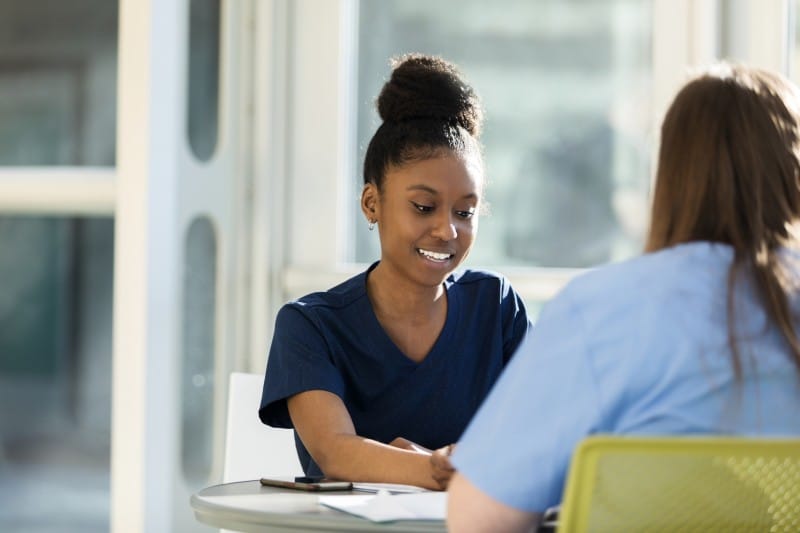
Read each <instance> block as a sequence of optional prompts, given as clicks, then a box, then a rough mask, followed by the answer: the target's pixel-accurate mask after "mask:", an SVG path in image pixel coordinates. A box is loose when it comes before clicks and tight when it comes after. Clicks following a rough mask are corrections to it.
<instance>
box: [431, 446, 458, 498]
mask: <svg viewBox="0 0 800 533" xmlns="http://www.w3.org/2000/svg"><path fill="white" fill-rule="evenodd" d="M455 449H456V445H455V444H448V445H447V446H444V447H443V448H439V449H438V450H436V451H434V452H433V453H432V454H431V469H432V470H433V474H432V476H433V479H434V481H436V483H438V484H439V487H440V488H441V489H442V490H445V489H447V485H449V484H450V478H451V477H452V476H453V474H454V473H455V471H456V469H455V468H453V465H452V464H451V463H450V455H451V454H452V453H453V450H455Z"/></svg>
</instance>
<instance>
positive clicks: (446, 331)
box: [361, 261, 460, 368]
mask: <svg viewBox="0 0 800 533" xmlns="http://www.w3.org/2000/svg"><path fill="white" fill-rule="evenodd" d="M379 263H380V261H376V262H375V263H373V264H372V265H370V267H369V268H368V269H367V271H366V272H364V274H363V279H362V280H361V282H362V289H363V291H364V305H366V306H367V307H368V312H367V313H365V314H366V315H367V316H368V317H369V320H370V321H371V322H372V327H373V328H374V329H375V330H376V331H380V332H381V336H382V337H383V344H385V345H386V346H389V347H391V349H389V350H388V351H389V352H391V355H387V357H391V358H392V359H395V360H398V361H400V362H401V363H403V364H406V365H408V366H412V367H414V368H422V367H425V366H428V365H430V364H432V363H431V361H432V360H435V359H438V358H439V357H441V356H440V354H441V353H443V352H446V350H447V348H446V347H447V345H449V344H451V343H450V339H451V338H452V336H453V332H454V331H455V329H456V323H457V322H458V315H459V311H458V310H459V309H460V306H459V302H458V291H453V290H450V289H451V287H452V286H453V275H452V274H450V275H449V276H447V278H446V279H445V280H444V282H443V283H442V284H443V285H444V291H445V297H446V298H447V313H446V314H445V319H444V325H443V326H442V330H441V331H440V332H439V335H438V336H437V337H436V340H435V341H434V343H433V345H432V346H431V349H430V350H428V353H427V355H425V357H424V358H423V359H422V360H421V361H419V362H417V361H414V360H413V359H411V358H410V357H408V356H407V355H406V354H405V353H404V352H403V351H402V350H401V349H400V348H399V347H398V346H397V344H395V342H394V341H393V340H392V338H391V337H390V336H389V333H387V331H386V330H385V329H384V328H383V325H382V324H381V322H380V320H378V315H376V314H375V308H373V307H372V302H371V301H370V299H369V295H368V294H367V278H368V277H369V273H370V272H372V271H373V270H374V269H375V267H376V266H378V264H379Z"/></svg>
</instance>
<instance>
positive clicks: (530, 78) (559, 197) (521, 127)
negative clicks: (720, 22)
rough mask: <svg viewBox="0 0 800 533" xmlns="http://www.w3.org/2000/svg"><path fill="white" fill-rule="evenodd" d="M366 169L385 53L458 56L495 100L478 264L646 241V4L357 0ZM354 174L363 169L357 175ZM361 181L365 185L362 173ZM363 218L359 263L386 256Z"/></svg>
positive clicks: (587, 258)
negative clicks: (488, 210) (375, 102)
mask: <svg viewBox="0 0 800 533" xmlns="http://www.w3.org/2000/svg"><path fill="white" fill-rule="evenodd" d="M359 6H360V15H359V18H360V20H359V28H360V35H359V39H360V40H359V43H360V45H359V62H358V66H359V71H358V72H359V75H358V78H359V79H358V96H357V98H358V109H359V112H358V146H359V152H358V154H357V157H358V168H360V167H361V164H362V163H363V156H364V151H365V150H366V146H367V144H368V142H369V138H370V137H371V135H372V133H373V132H374V131H375V129H376V128H377V126H378V123H379V122H378V117H377V113H376V112H375V110H374V105H373V102H374V99H375V98H376V96H377V94H378V92H379V90H380V87H381V85H382V84H383V82H384V80H385V79H386V77H387V74H388V72H389V67H388V58H390V57H392V56H394V55H398V54H401V53H407V52H423V53H430V54H437V55H441V56H442V57H444V58H446V59H448V60H451V61H453V62H454V63H456V64H457V65H458V66H459V67H460V69H461V71H462V72H463V73H464V75H465V77H466V78H467V79H468V81H469V82H470V83H471V84H472V85H473V87H474V88H475V89H476V91H477V92H478V93H479V95H480V96H481V98H482V100H483V103H484V107H485V109H486V117H487V119H486V123H485V128H484V134H483V139H482V140H483V143H484V146H485V159H486V167H487V176H488V179H489V186H488V188H487V190H486V197H487V199H488V201H489V204H490V205H489V208H490V214H489V215H488V216H484V217H483V218H482V219H481V222H480V232H479V235H478V238H477V240H476V244H475V248H474V250H473V252H472V255H471V257H470V259H469V263H470V264H473V265H485V266H492V265H524V266H546V267H553V266H562V267H585V266H590V265H595V264H598V263H602V262H605V261H609V260H616V259H621V258H625V257H629V256H631V255H633V254H635V253H636V252H638V251H639V250H640V249H641V247H642V243H643V235H644V231H645V227H646V223H647V221H646V218H647V192H648V186H649V174H650V149H651V146H650V142H649V138H650V137H651V135H650V107H651V104H650V94H651V78H652V76H651V59H650V57H651V40H652V39H651V35H652V30H651V2H649V1H647V0H585V1H580V2H578V1H564V0H540V1H538V2H530V1H527V0H498V1H496V2H490V3H487V2H483V1H481V0H441V1H437V2H430V1H429V0H361V1H360V3H359ZM354 181H355V180H354ZM354 187H356V188H357V189H358V190H360V187H361V182H360V181H359V182H358V183H354ZM354 216H356V217H357V223H356V224H355V226H356V228H357V235H356V260H357V261H360V262H368V261H372V260H374V259H376V258H377V257H378V255H379V251H378V243H377V236H376V235H375V232H373V233H369V232H368V231H367V229H366V223H364V221H363V217H362V216H361V213H360V211H358V212H356V213H355V214H354Z"/></svg>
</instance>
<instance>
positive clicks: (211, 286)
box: [181, 218, 217, 489]
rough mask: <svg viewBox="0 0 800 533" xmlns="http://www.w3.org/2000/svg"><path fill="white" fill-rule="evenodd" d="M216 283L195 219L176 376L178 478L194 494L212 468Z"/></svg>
mask: <svg viewBox="0 0 800 533" xmlns="http://www.w3.org/2000/svg"><path fill="white" fill-rule="evenodd" d="M216 280H217V243H216V238H215V236H214V228H213V227H212V225H211V222H210V221H209V220H208V218H198V219H196V220H195V221H194V222H192V225H191V226H190V227H189V232H188V234H187V236H186V255H185V258H184V267H183V328H182V329H183V368H182V371H181V375H182V384H181V406H182V416H181V421H182V424H181V430H182V431H181V457H182V464H183V476H184V479H185V480H186V482H187V484H188V485H189V486H190V487H195V488H198V489H199V488H201V487H202V486H203V485H205V484H206V483H207V481H208V478H209V474H210V472H211V462H212V457H211V453H212V429H213V424H214V416H213V415H214V338H215V337H214V322H215V316H216Z"/></svg>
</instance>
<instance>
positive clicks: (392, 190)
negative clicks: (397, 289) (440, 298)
mask: <svg viewBox="0 0 800 533" xmlns="http://www.w3.org/2000/svg"><path fill="white" fill-rule="evenodd" d="M482 185H483V172H482V167H481V164H480V161H478V160H477V157H476V156H475V155H470V154H469V153H467V154H464V155H461V154H455V153H453V152H451V151H449V150H443V151H442V152H441V153H440V154H438V156H437V157H433V158H430V159H423V160H419V161H411V162H409V163H406V164H404V165H402V166H399V167H394V166H392V167H389V168H388V169H387V170H386V175H385V178H384V180H383V187H382V189H381V190H380V191H379V190H378V188H377V186H376V185H375V184H374V183H369V184H367V185H366V186H365V187H364V191H363V193H362V197H361V207H362V210H363V211H364V215H365V216H366V217H367V219H368V220H374V221H376V222H377V223H378V229H379V233H380V240H381V264H380V267H381V268H383V269H386V270H387V271H389V272H391V273H392V274H393V275H394V276H393V277H395V276H399V277H400V278H404V279H407V280H408V281H411V282H412V283H416V284H419V285H424V286H426V287H437V286H441V284H442V283H443V282H444V280H445V278H446V277H447V276H448V275H449V274H450V273H451V272H452V271H453V270H455V269H456V268H457V267H458V266H459V265H460V264H461V263H462V261H464V259H465V258H466V257H467V255H468V254H469V251H470V249H471V248H472V244H473V242H474V240H475V234H476V232H477V229H478V208H479V206H480V201H481V192H482ZM395 279H396V278H395Z"/></svg>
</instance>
